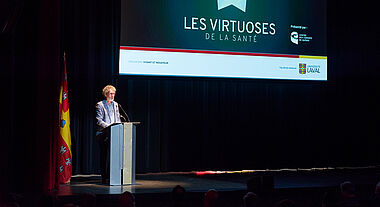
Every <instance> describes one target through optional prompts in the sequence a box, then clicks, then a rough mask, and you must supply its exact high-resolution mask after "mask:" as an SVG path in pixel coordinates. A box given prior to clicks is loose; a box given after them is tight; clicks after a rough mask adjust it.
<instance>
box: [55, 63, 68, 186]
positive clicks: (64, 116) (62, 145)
mask: <svg viewBox="0 0 380 207" xmlns="http://www.w3.org/2000/svg"><path fill="white" fill-rule="evenodd" d="M59 121H60V123H59V128H60V132H59V137H58V162H57V163H58V169H57V170H58V182H59V183H68V182H70V178H71V175H72V154H71V133H70V113H69V97H68V90H67V73H66V59H65V60H64V72H63V76H62V80H61V89H60V95H59Z"/></svg>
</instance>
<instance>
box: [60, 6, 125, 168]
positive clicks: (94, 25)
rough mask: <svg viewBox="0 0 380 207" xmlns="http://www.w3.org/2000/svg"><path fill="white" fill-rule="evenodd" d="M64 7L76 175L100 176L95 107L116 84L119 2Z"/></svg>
mask: <svg viewBox="0 0 380 207" xmlns="http://www.w3.org/2000/svg"><path fill="white" fill-rule="evenodd" d="M63 5H64V16H63V18H64V32H63V36H64V37H63V38H62V40H63V50H64V51H65V52H66V54H67V72H68V86H69V98H70V116H71V139H72V150H73V174H78V173H81V174H90V173H99V172H100V171H99V147H98V143H97V142H96V140H95V136H94V135H95V104H96V103H97V102H98V101H100V100H102V99H103V96H102V95H101V92H102V89H103V87H104V86H105V85H107V84H114V85H116V82H115V80H116V79H115V78H114V77H113V74H114V70H117V69H118V58H119V55H118V53H119V28H120V27H119V24H120V20H119V19H120V0H111V1H101V0H95V1H93V0H83V1H76V0H67V1H64V4H63ZM118 95H119V94H118Z"/></svg>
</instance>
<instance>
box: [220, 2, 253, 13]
mask: <svg viewBox="0 0 380 207" xmlns="http://www.w3.org/2000/svg"><path fill="white" fill-rule="evenodd" d="M217 1H218V10H221V9H223V8H226V7H228V6H234V7H236V8H238V9H240V10H241V11H243V12H245V9H246V5H247V0H217Z"/></svg>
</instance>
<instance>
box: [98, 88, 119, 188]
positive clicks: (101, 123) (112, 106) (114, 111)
mask: <svg viewBox="0 0 380 207" xmlns="http://www.w3.org/2000/svg"><path fill="white" fill-rule="evenodd" d="M115 93H116V88H115V87H113V86H112V85H107V86H105V87H104V88H103V95H104V97H105V100H103V101H99V102H98V103H97V104H96V125H97V130H96V137H97V139H98V141H99V146H100V167H101V170H102V183H104V184H107V183H108V182H109V180H108V178H109V172H110V171H109V170H110V169H109V134H108V133H107V132H105V131H103V129H105V128H107V127H108V126H110V125H111V124H113V123H121V120H120V113H119V104H118V103H117V102H116V101H114V99H115Z"/></svg>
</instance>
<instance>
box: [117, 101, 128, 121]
mask: <svg viewBox="0 0 380 207" xmlns="http://www.w3.org/2000/svg"><path fill="white" fill-rule="evenodd" d="M118 104H119V103H118ZM119 107H120V108H121V111H123V113H124V115H125V116H126V117H127V119H128V122H131V120H130V119H129V116H128V114H127V113H125V111H124V109H123V107H122V106H121V105H120V104H119ZM122 117H123V116H122ZM123 118H124V117H123ZM124 119H125V118H124Z"/></svg>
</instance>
